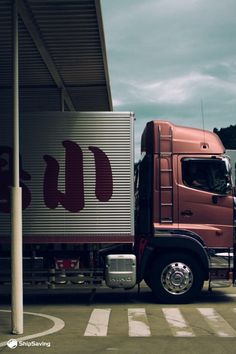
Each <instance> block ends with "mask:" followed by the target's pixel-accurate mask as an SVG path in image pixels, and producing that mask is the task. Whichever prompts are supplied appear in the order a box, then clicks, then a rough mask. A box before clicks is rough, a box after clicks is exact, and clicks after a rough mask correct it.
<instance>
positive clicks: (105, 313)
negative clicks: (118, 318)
mask: <svg viewBox="0 0 236 354" xmlns="http://www.w3.org/2000/svg"><path fill="white" fill-rule="evenodd" d="M110 313H111V309H94V310H93V311H92V313H91V316H90V319H89V323H88V325H87V328H86V330H85V332H84V336H90V337H94V336H99V337H105V336H107V330H108V323H109V318H110Z"/></svg>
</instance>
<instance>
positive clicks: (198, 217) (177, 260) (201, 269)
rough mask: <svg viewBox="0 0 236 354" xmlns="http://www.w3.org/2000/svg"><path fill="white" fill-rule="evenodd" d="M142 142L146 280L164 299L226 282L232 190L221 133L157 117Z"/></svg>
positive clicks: (139, 218)
mask: <svg viewBox="0 0 236 354" xmlns="http://www.w3.org/2000/svg"><path fill="white" fill-rule="evenodd" d="M141 149H142V154H143V155H142V160H141V162H140V163H139V166H138V168H137V171H138V178H136V180H137V179H138V182H137V183H138V188H136V227H137V229H136V232H137V234H139V235H140V243H139V258H138V259H139V262H141V266H140V267H141V269H142V273H143V275H144V278H145V280H146V282H147V283H148V285H149V286H150V287H151V288H152V290H153V291H154V294H155V295H156V296H157V297H158V299H160V300H163V301H165V302H166V301H170V302H172V301H173V299H175V300H174V302H182V301H184V302H186V300H188V299H192V298H193V297H194V296H195V295H196V294H197V292H198V291H199V290H200V289H201V288H202V286H203V282H204V281H205V280H210V287H213V286H220V285H222V281H223V282H224V284H225V283H227V284H228V283H229V279H230V276H231V274H232V273H231V270H232V268H233V266H232V264H231V263H232V262H231V263H230V260H231V258H232V257H231V256H232V252H233V245H234V195H233V188H232V181H231V172H230V162H229V159H228V158H227V157H226V156H225V155H224V153H225V149H224V146H223V145H222V143H221V141H220V139H219V138H218V136H217V135H216V134H214V133H211V132H209V131H204V130H200V129H194V128H188V127H183V126H177V125H174V124H171V123H169V122H166V121H152V122H150V123H148V124H147V126H146V128H145V130H144V132H143V135H142V146H141ZM176 300H177V301H176Z"/></svg>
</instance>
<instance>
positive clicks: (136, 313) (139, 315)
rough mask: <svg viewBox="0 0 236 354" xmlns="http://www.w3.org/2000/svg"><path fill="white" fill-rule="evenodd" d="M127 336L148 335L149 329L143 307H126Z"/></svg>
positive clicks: (149, 333) (149, 334)
mask: <svg viewBox="0 0 236 354" xmlns="http://www.w3.org/2000/svg"><path fill="white" fill-rule="evenodd" d="M128 322H129V336H130V337H150V336H151V331H150V327H149V324H148V319H147V315H146V310H145V309H144V308H132V309H128Z"/></svg>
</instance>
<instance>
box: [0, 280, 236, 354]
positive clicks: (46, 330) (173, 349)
mask: <svg viewBox="0 0 236 354" xmlns="http://www.w3.org/2000/svg"><path fill="white" fill-rule="evenodd" d="M9 311H10V305H9V297H8V296H2V297H1V298H0V319H1V320H0V353H7V352H14V353H30V354H32V353H57V354H62V353H63V354H64V353H68V354H72V353H79V354H80V353H81V354H86V353H96V354H105V353H106V354H107V353H115V354H118V353H119V354H121V353H122V354H126V353H127V354H148V353H150V354H156V353H158V354H162V353H165V354H171V353H174V354H185V353H186V354H191V353H194V354H200V353H202V354H203V353H204V354H205V353H210V352H212V353H214V354H224V353H227V354H231V353H234V354H235V353H236V288H226V289H217V290H214V291H212V292H208V291H207V290H204V291H203V292H202V294H201V296H200V297H199V299H198V300H197V301H196V302H195V303H192V304H188V305H177V306H176V305H165V304H157V303H154V302H153V299H152V295H151V292H150V291H149V290H148V289H147V288H145V287H144V288H141V293H140V294H138V293H137V291H136V289H135V290H133V291H131V292H130V291H128V292H127V291H123V290H120V291H117V290H115V291H114V290H109V289H100V290H99V291H98V292H97V293H96V294H95V296H91V293H89V292H84V293H80V294H78V293H75V292H74V293H70V294H69V293H67V292H64V291H63V292H55V293H42V292H40V293H39V292H34V293H30V294H27V295H25V296H24V313H25V314H24V334H23V335H21V336H13V335H11V334H10V329H11V321H10V312H9ZM12 339H14V340H15V339H17V340H18V342H17V347H16V348H15V349H11V348H10V346H13V347H14V341H11V342H8V345H7V343H6V342H7V341H9V340H12Z"/></svg>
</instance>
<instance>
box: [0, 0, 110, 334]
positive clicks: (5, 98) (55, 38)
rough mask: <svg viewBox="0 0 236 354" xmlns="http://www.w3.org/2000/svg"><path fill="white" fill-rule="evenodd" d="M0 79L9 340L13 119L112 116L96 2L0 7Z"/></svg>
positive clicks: (15, 325)
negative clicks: (7, 202)
mask: <svg viewBox="0 0 236 354" xmlns="http://www.w3.org/2000/svg"><path fill="white" fill-rule="evenodd" d="M0 77H1V80H0V117H1V115H2V116H7V117H9V119H11V120H12V128H13V129H12V132H13V133H12V146H13V156H12V165H13V183H12V201H11V215H12V217H11V219H12V224H11V249H12V263H11V266H12V333H14V334H21V333H23V281H22V210H21V204H22V202H21V188H20V176H19V166H20V160H19V114H20V112H34V111H37V112H39V111H45V110H47V111H78V110H79V111H82V110H83V111H94V110H96V111H110V110H112V100H111V92H110V84H109V76H108V68H107V59H106V49H105V42H104V32H103V24H102V16H101V7H100V1H99V0H69V1H68V0H1V2H0ZM0 122H1V118H0ZM0 145H1V142H0Z"/></svg>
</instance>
